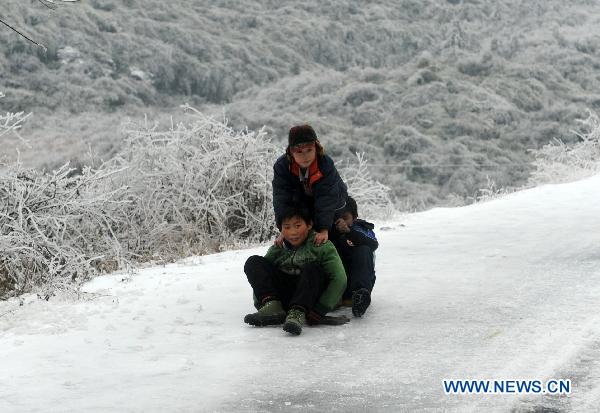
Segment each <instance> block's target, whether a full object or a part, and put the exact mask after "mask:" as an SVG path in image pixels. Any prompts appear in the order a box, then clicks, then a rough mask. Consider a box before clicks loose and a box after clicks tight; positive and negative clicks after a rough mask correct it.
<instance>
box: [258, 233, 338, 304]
mask: <svg viewBox="0 0 600 413" xmlns="http://www.w3.org/2000/svg"><path fill="white" fill-rule="evenodd" d="M314 240H315V232H314V231H311V232H310V234H309V236H308V238H307V239H306V241H304V244H302V245H301V246H300V247H298V248H296V249H293V248H291V247H290V246H289V245H288V244H287V243H284V247H283V248H281V247H278V246H276V245H273V246H271V247H270V248H269V250H268V251H267V254H266V255H265V258H266V259H267V260H268V261H269V262H271V263H272V264H273V265H274V266H275V267H276V268H277V269H279V270H280V271H281V272H283V273H286V274H291V275H297V274H300V271H301V269H302V268H303V267H304V266H305V265H306V264H309V263H317V264H318V265H319V266H320V267H321V268H322V269H323V271H324V272H325V274H326V275H327V277H328V279H329V283H328V285H327V288H326V289H325V291H324V292H323V294H321V297H320V298H319V301H318V302H317V304H316V305H315V308H314V310H315V311H317V312H318V313H319V314H326V313H328V312H329V311H332V310H333V309H334V308H335V306H336V305H337V303H338V302H339V300H340V298H341V297H342V294H343V293H344V290H345V289H346V271H345V270H344V265H343V264H342V260H341V259H340V256H339V255H338V253H337V251H336V249H335V246H334V245H333V243H331V242H330V241H327V242H325V243H324V244H322V245H320V246H318V247H317V246H315V245H314Z"/></svg>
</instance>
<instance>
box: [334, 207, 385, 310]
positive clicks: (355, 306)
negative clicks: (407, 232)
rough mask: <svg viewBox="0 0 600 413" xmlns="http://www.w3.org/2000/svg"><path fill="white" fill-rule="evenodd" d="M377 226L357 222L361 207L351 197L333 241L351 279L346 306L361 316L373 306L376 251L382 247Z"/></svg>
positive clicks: (338, 223) (362, 221) (349, 279)
mask: <svg viewBox="0 0 600 413" xmlns="http://www.w3.org/2000/svg"><path fill="white" fill-rule="evenodd" d="M373 228H374V225H373V224H371V223H370V222H367V221H364V220H362V219H358V208H357V206H356V201H355V200H354V199H353V198H352V197H350V196H349V197H348V198H347V199H346V206H345V207H344V210H343V211H342V217H341V218H339V219H338V220H336V222H335V230H334V231H333V234H332V237H331V240H332V241H333V243H334V244H335V247H336V248H337V250H338V252H339V254H340V257H341V258H342V262H343V263H344V268H345V269H346V275H347V277H348V287H347V288H346V291H345V292H344V295H343V301H342V304H343V305H352V314H354V316H355V317H362V315H363V314H364V313H365V311H367V308H368V307H369V304H371V292H372V291H373V286H374V285H375V278H376V277H375V254H374V253H375V250H376V249H377V247H378V246H379V243H378V242H377V238H375V233H374V232H373Z"/></svg>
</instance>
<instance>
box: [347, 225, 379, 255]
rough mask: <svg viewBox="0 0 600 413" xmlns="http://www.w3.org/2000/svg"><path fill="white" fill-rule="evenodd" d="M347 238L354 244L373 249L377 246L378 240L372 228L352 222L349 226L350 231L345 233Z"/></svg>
mask: <svg viewBox="0 0 600 413" xmlns="http://www.w3.org/2000/svg"><path fill="white" fill-rule="evenodd" d="M346 237H347V239H349V240H350V241H352V243H353V244H354V245H357V246H358V245H366V246H367V247H369V248H371V250H372V251H375V250H376V249H377V247H379V242H378V241H377V238H376V237H375V233H374V232H373V230H371V229H369V228H365V227H363V226H362V225H360V224H354V225H352V227H351V228H350V232H349V233H348V234H347V235H346Z"/></svg>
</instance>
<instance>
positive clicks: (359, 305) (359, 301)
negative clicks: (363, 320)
mask: <svg viewBox="0 0 600 413" xmlns="http://www.w3.org/2000/svg"><path fill="white" fill-rule="evenodd" d="M369 304H371V293H370V292H369V290H367V289H366V288H360V289H358V290H356V291H354V292H353V293H352V314H353V315H354V317H362V316H363V314H364V313H365V311H367V308H368V307H369Z"/></svg>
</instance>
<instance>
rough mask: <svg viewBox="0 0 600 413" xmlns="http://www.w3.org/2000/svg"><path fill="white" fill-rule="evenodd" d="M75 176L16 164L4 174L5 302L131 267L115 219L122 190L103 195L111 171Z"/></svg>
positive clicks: (0, 241) (0, 234)
mask: <svg viewBox="0 0 600 413" xmlns="http://www.w3.org/2000/svg"><path fill="white" fill-rule="evenodd" d="M72 172H73V169H70V168H68V166H67V165H65V166H63V167H62V168H60V169H59V170H57V171H55V172H53V173H42V172H40V171H36V170H32V169H29V170H28V169H23V168H22V167H21V165H20V164H19V163H16V164H13V165H10V166H8V167H7V168H5V169H3V171H2V172H1V173H0V297H2V296H3V295H4V294H6V292H7V291H14V292H16V293H20V292H24V291H27V290H30V289H32V288H33V287H34V286H44V287H45V288H46V289H49V290H52V289H54V288H57V287H58V288H60V287H64V286H65V285H67V284H73V283H74V282H76V283H78V282H81V281H85V280H86V279H89V278H90V277H91V276H93V275H94V274H95V273H97V272H98V271H103V270H115V269H117V268H119V267H121V266H122V265H123V264H124V263H125V262H126V258H125V257H123V256H122V254H121V246H120V244H119V240H118V237H117V235H116V234H115V233H114V232H113V230H114V228H118V227H119V225H121V224H122V223H120V222H119V219H122V218H123V217H122V216H119V215H118V214H115V210H116V207H117V206H118V204H119V202H123V201H121V200H118V198H119V194H120V193H122V190H121V188H111V189H110V190H109V191H106V192H98V191H96V190H95V189H96V185H97V184H98V183H99V182H100V181H102V180H106V179H107V178H108V176H107V175H108V174H107V173H106V172H99V171H92V170H91V169H90V168H85V169H84V170H83V171H82V173H81V174H79V175H74V176H71V175H72Z"/></svg>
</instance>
